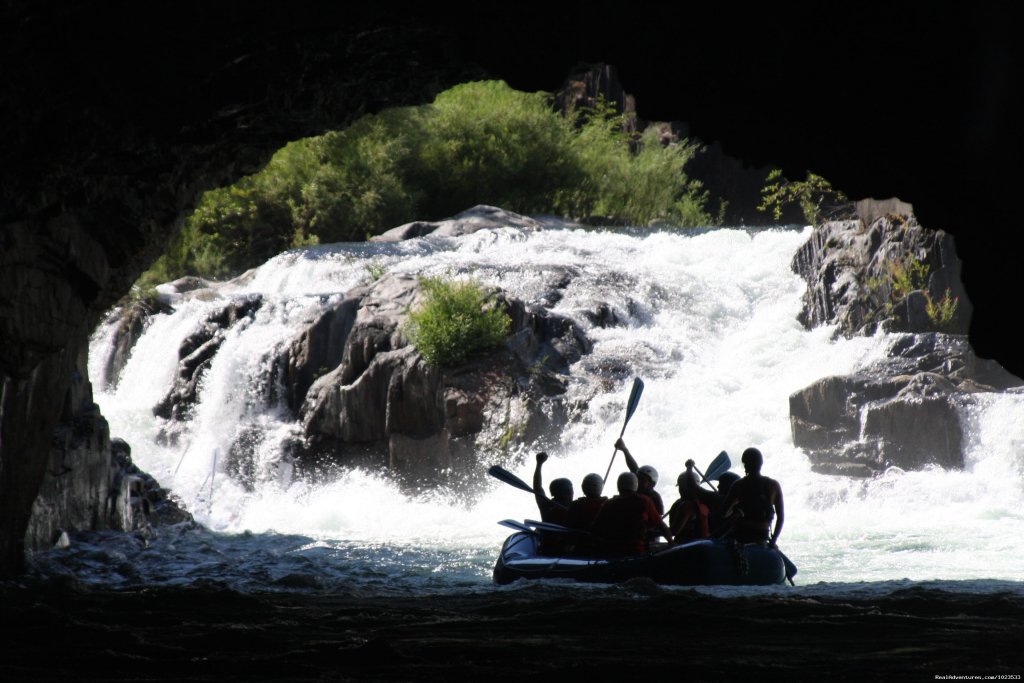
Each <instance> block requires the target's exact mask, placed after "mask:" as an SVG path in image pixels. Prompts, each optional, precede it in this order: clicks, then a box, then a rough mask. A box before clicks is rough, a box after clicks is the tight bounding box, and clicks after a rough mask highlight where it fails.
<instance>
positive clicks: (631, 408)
mask: <svg viewBox="0 0 1024 683" xmlns="http://www.w3.org/2000/svg"><path fill="white" fill-rule="evenodd" d="M643 391H644V381H643V380H642V379H640V378H639V377H634V378H633V389H632V390H631V391H630V392H629V400H628V401H627V402H626V420H625V421H624V422H623V423H622V431H621V432H619V438H620V439H621V438H622V436H623V435H624V434H625V433H626V425H628V424H629V418H631V417H633V413H635V412H636V406H637V404H638V403H640V394H642V393H643ZM618 452H619V449H618V448H616V449H615V450H614V451H612V459H611V460H610V461H609V462H608V469H607V470H605V473H604V481H605V483H606V484H607V483H608V475H609V474H610V473H611V471H612V463H613V462H615V456H616V454H617V453H618Z"/></svg>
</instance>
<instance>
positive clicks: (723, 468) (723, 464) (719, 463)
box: [693, 451, 732, 491]
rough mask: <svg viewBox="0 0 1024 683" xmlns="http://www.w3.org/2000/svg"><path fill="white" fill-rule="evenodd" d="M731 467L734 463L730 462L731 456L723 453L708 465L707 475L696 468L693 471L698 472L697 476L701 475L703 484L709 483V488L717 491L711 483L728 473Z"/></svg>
mask: <svg viewBox="0 0 1024 683" xmlns="http://www.w3.org/2000/svg"><path fill="white" fill-rule="evenodd" d="M730 467H732V461H730V460H729V454H728V453H726V452H725V451H722V452H721V453H719V454H718V455H717V456H716V457H715V459H714V460H712V461H711V464H710V465H708V468H707V470H705V471H706V472H707V474H702V473H701V471H700V470H698V469H697V468H696V467H694V468H693V469H694V470H696V472H697V474H700V479H701V483H704V482H707V484H708V486H710V487H711V488H712V489H714V490H715V491H717V490H718V489H717V488H715V485H714V484H712V483H711V480H712V479H717V478H718V477H719V475H721V474H723V473H725V472H728V471H729V468H730Z"/></svg>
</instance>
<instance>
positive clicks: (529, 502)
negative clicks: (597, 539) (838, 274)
mask: <svg viewBox="0 0 1024 683" xmlns="http://www.w3.org/2000/svg"><path fill="white" fill-rule="evenodd" d="M808 234H809V228H808V229H804V230H793V229H771V230H743V229H726V228H723V229H708V230H697V231H655V232H652V231H646V230H645V231H630V230H627V231H585V230H580V229H575V228H572V227H569V226H562V225H552V226H550V227H549V228H548V229H545V230H539V231H534V232H530V231H524V230H519V229H514V228H504V229H498V230H482V231H479V232H477V233H474V234H472V235H466V236H463V237H459V238H451V237H427V238H420V239H413V240H408V241H405V242H398V243H387V244H384V243H380V244H377V243H374V244H370V243H361V244H334V245H323V246H319V247H315V248H307V249H301V250H295V251H290V252H287V253H284V254H281V255H279V256H277V257H275V258H273V259H271V260H270V261H268V262H267V263H266V264H264V265H263V266H261V267H259V268H258V269H256V270H255V271H253V272H250V273H248V274H247V275H246V276H244V277H242V278H239V279H237V280H235V281H232V282H230V283H226V284H223V285H220V286H219V287H218V288H217V289H216V297H215V298H214V300H209V297H207V298H205V299H203V298H198V297H197V298H188V297H187V296H185V297H182V298H181V299H180V300H178V301H176V302H175V312H174V313H173V314H169V315H157V316H154V317H153V318H152V320H151V322H150V323H149V326H148V328H147V329H146V330H145V332H144V334H143V335H142V337H141V338H140V340H139V341H138V343H137V344H136V345H135V348H134V349H133V351H132V354H131V357H130V359H129V361H128V363H127V365H126V366H125V368H124V370H123V372H122V373H121V376H120V379H119V381H118V382H117V383H116V385H113V386H106V385H105V383H104V382H103V381H102V378H101V377H99V376H98V372H99V371H98V366H99V364H100V362H99V360H98V359H101V358H104V357H105V354H106V353H107V348H106V347H108V346H109V344H110V343H111V339H112V334H111V331H110V329H108V328H104V327H101V328H100V329H99V330H97V332H96V334H95V336H94V338H93V344H92V350H91V356H90V374H91V375H92V380H93V383H94V385H95V386H96V387H97V402H98V403H99V404H100V405H101V408H102V410H103V413H104V415H105V416H107V418H108V420H109V421H110V424H111V433H112V435H114V436H120V437H122V438H124V439H125V440H127V441H128V442H129V443H130V444H131V445H132V448H133V459H134V460H135V461H136V463H137V464H139V466H140V467H142V468H143V469H145V470H147V471H148V472H150V473H151V474H152V475H153V476H155V477H156V478H157V479H158V480H159V481H160V482H161V483H162V484H163V485H164V486H166V487H169V488H170V489H172V490H173V491H174V492H175V494H176V495H177V496H178V498H179V499H180V500H181V501H182V503H183V504H184V505H185V506H186V507H187V508H188V509H189V510H190V511H191V512H192V513H193V514H194V515H195V516H196V518H197V519H198V520H199V521H201V522H202V523H203V524H205V525H207V526H209V527H210V528H211V529H214V530H218V531H223V532H230V533H239V532H244V531H252V532H254V533H261V532H265V531H274V532H277V533H279V534H299V535H302V536H303V537H308V538H313V539H317V541H316V542H317V543H326V544H334V545H333V546H332V547H341V546H344V547H346V548H349V549H351V548H362V549H366V548H380V547H387V548H388V549H389V551H388V552H390V553H395V554H397V555H398V556H401V555H402V553H403V552H406V551H408V552H413V550H412V549H418V550H416V552H428V551H427V550H426V549H444V550H447V551H450V552H452V553H454V554H455V555H454V557H456V558H468V559H465V562H467V563H468V564H469V565H470V566H472V567H473V569H472V572H475V573H476V574H478V575H480V576H487V574H488V572H489V564H488V563H489V562H491V561H492V560H493V557H494V555H495V554H496V553H497V550H498V547H499V546H500V543H501V541H502V539H503V538H504V536H505V535H506V530H504V529H502V528H501V527H499V526H498V525H496V523H495V522H497V521H498V520H500V519H504V518H517V519H523V518H531V517H533V518H535V517H536V516H537V511H536V506H535V504H534V501H533V498H532V496H530V495H529V494H528V493H524V492H522V491H519V490H517V489H514V488H511V487H509V486H506V485H503V484H501V483H498V482H496V481H486V482H484V481H483V480H486V479H487V477H486V474H485V470H486V465H487V464H489V463H487V462H486V458H487V455H486V454H481V460H482V461H483V462H482V463H481V467H480V469H479V480H478V481H476V482H474V484H475V487H476V488H479V487H480V486H483V487H484V488H485V491H484V493H482V494H479V493H478V494H473V495H469V494H468V493H467V490H468V489H469V488H471V487H470V486H469V485H468V484H466V485H464V486H463V485H459V484H453V485H452V486H449V487H446V488H445V487H442V488H440V489H438V490H436V491H433V492H431V493H427V494H411V493H408V492H405V491H403V489H401V488H400V487H398V486H397V485H396V484H395V483H394V482H393V481H392V479H391V478H390V477H389V475H388V472H387V471H382V470H371V469H351V470H346V471H343V472H341V473H340V474H339V475H338V476H337V477H336V478H334V479H331V480H317V481H307V480H303V479H301V478H297V477H295V476H293V475H292V473H291V472H290V471H288V469H287V467H286V466H282V465H281V463H282V458H281V452H282V449H284V448H286V447H287V444H288V443H289V442H290V441H293V440H295V439H298V438H300V436H301V426H300V425H299V424H297V422H296V421H295V417H294V416H293V415H291V414H290V413H289V411H288V410H287V408H286V407H285V406H284V405H283V403H282V401H281V399H280V398H279V394H280V392H275V391H274V388H273V387H268V386H267V383H268V382H273V381H274V379H273V378H274V374H273V371H272V370H273V369H272V367H271V365H270V360H271V359H273V358H274V357H275V356H276V355H277V354H279V353H280V351H281V349H282V348H284V346H285V345H286V344H287V343H288V341H289V340H290V339H291V337H292V336H293V335H294V334H295V329H296V326H297V325H299V324H301V323H303V322H306V321H309V320H310V319H311V318H312V317H313V316H314V315H315V314H316V312H317V311H318V310H320V309H321V308H322V307H323V306H325V305H329V304H331V303H333V302H337V301H339V300H340V298H342V297H344V295H345V293H346V292H347V291H349V290H351V289H352V288H353V287H355V286H358V285H360V284H362V283H365V282H366V281H367V279H368V278H370V277H373V273H375V272H377V273H379V272H383V271H387V272H390V273H395V274H413V275H424V276H430V275H445V276H450V277H468V276H472V277H473V278H475V279H477V280H479V281H481V282H482V283H484V284H486V285H491V286H496V287H500V288H501V289H502V290H504V291H505V292H507V293H508V294H509V295H511V296H514V297H517V298H519V299H521V300H523V301H525V302H527V303H528V304H534V305H538V304H539V301H540V299H541V298H542V297H543V296H544V295H545V292H546V291H548V289H549V285H550V282H551V281H552V279H555V278H558V277H563V276H567V277H568V280H569V283H568V285H567V286H565V287H564V289H563V290H561V299H560V300H558V301H557V303H555V304H554V306H553V307H551V310H553V311H554V312H555V313H558V314H561V315H563V316H567V317H569V318H571V319H572V320H574V321H575V322H576V323H577V324H578V325H579V326H580V327H582V328H583V329H584V330H585V331H586V334H587V335H588V337H589V338H590V339H591V341H592V342H593V350H592V352H591V353H590V354H588V355H587V356H585V357H584V358H583V359H582V360H580V361H579V362H578V363H576V364H575V365H574V366H573V367H572V369H571V375H570V377H569V381H568V396H567V400H568V401H570V402H572V401H575V400H578V401H581V402H585V404H586V406H587V409H586V410H585V411H582V412H581V413H580V414H579V415H576V416H575V417H574V419H573V420H572V421H571V422H570V424H569V425H568V426H567V427H566V428H565V430H564V431H563V432H562V433H561V435H560V437H554V438H552V439H551V440H549V441H547V442H543V443H524V444H515V445H514V446H515V449H517V450H515V453H516V454H517V455H518V458H517V459H516V460H514V463H517V464H513V465H512V466H511V467H510V469H512V470H513V471H514V472H515V473H516V474H518V475H519V476H520V477H521V478H523V479H525V480H529V479H530V478H531V476H532V471H533V462H534V461H533V453H534V452H535V451H536V450H537V449H539V448H543V449H545V450H547V452H548V453H550V455H551V459H550V460H549V461H548V463H547V464H546V465H545V468H544V469H545V472H544V473H545V481H550V480H551V479H552V478H554V477H561V476H564V477H569V478H570V479H571V480H572V481H573V482H574V484H575V485H576V488H577V493H579V485H580V481H581V480H582V478H583V476H584V475H586V474H587V473H588V472H598V473H601V474H603V473H604V471H605V468H606V467H607V466H608V462H609V459H610V458H611V456H612V452H613V446H612V444H613V443H614V442H615V439H616V437H617V436H618V433H619V431H620V429H621V427H622V419H623V416H624V412H623V411H624V404H625V401H626V398H627V396H628V393H629V387H630V383H631V381H632V378H633V377H634V376H639V377H642V378H643V379H644V382H645V384H646V388H645V391H644V394H643V396H642V399H641V402H640V405H639V408H638V410H637V412H636V414H635V415H634V416H633V418H632V420H631V421H630V423H629V425H628V430H627V432H626V434H625V440H626V442H627V444H628V445H629V448H630V450H631V451H632V452H633V454H634V455H635V456H636V458H637V459H638V461H640V463H641V464H650V465H653V466H654V467H656V468H657V469H658V471H659V473H660V475H661V477H660V481H659V483H658V486H657V488H658V490H659V491H660V492H661V494H662V496H663V497H664V498H665V500H666V502H667V503H670V502H671V501H673V500H674V499H675V498H676V497H677V496H676V492H675V487H674V482H675V477H676V475H677V474H678V473H679V472H680V471H682V469H683V463H684V462H685V460H687V459H688V458H693V459H694V460H695V461H696V463H697V465H698V467H700V468H702V469H703V468H704V467H705V466H706V465H707V463H708V462H710V461H711V460H712V459H713V458H714V456H715V455H717V454H718V453H719V452H720V451H721V450H726V451H727V452H728V453H729V454H730V455H731V457H732V461H733V469H734V470H737V471H739V470H740V464H739V455H740V453H741V452H742V451H743V449H744V448H746V447H748V446H757V447H758V448H760V449H761V451H762V452H763V453H764V455H765V465H764V470H763V471H764V473H765V474H766V475H768V476H771V477H773V478H775V479H777V480H779V481H780V483H781V484H782V487H783V490H784V493H785V503H786V523H785V528H784V531H783V534H782V538H781V541H780V545H781V546H782V547H783V548H784V549H785V550H786V552H787V554H788V555H789V556H790V557H791V558H793V559H794V560H795V561H797V563H798V564H799V565H800V567H801V577H802V578H803V580H804V582H805V583H806V582H815V581H827V582H856V581H885V580H897V579H902V578H909V579H913V580H930V579H943V580H957V579H986V578H994V579H1009V580H1021V579H1024V567H1022V566H1021V564H1020V562H1019V561H1018V560H1015V559H1014V557H1015V555H1016V553H1015V552H1014V548H1013V546H1012V545H1011V544H1014V543H1015V542H1016V539H1018V538H1020V536H1021V532H1022V531H1024V513H1022V512H1021V511H1022V510H1024V465H1022V459H1021V456H1020V452H1021V446H1022V445H1024V421H1021V420H1019V419H1018V418H1019V415H1020V414H1021V410H1022V408H1024V396H1020V395H1013V394H1005V395H1004V394H982V395H979V396H978V399H977V400H976V401H975V402H974V403H973V404H972V405H969V406H964V407H963V408H962V410H963V411H964V412H965V415H964V417H965V420H964V421H965V424H966V434H965V449H966V452H965V461H966V467H965V469H964V470H962V471H945V470H941V469H937V468H936V469H925V470H923V471H917V472H903V471H900V470H897V469H891V470H889V471H888V472H886V473H885V474H883V475H882V476H879V477H877V478H874V479H869V480H861V479H852V478H847V477H836V476H826V475H822V474H817V473H814V472H812V471H811V468H810V464H809V461H808V458H807V456H806V454H805V453H803V452H802V451H801V450H800V449H797V448H795V447H794V446H793V442H792V437H791V432H790V423H789V404H788V397H789V395H790V394H791V393H792V392H794V391H796V390H798V389H801V388H803V387H805V386H807V385H808V384H810V383H811V382H813V381H815V380H817V379H819V378H821V377H824V376H828V375H838V374H845V373H849V372H852V371H854V370H855V369H857V368H859V367H862V366H864V365H865V364H867V363H870V362H871V361H872V360H875V359H878V358H880V357H881V356H882V355H883V354H884V352H885V349H886V347H887V344H888V339H887V337H886V335H884V334H878V335H876V336H874V337H860V338H855V339H841V338H840V339H834V338H833V332H834V331H833V330H832V329H829V328H817V329H814V330H810V331H808V330H806V329H804V328H803V327H802V326H801V324H800V323H799V322H797V318H796V316H797V313H798V311H799V309H800V300H801V295H802V293H803V291H804V288H805V285H804V282H803V281H802V280H801V279H800V278H799V277H798V276H796V275H795V274H794V273H793V272H792V270H791V268H790V261H791V259H792V256H793V254H794V252H795V251H796V249H797V248H798V247H799V245H800V244H801V243H802V242H803V241H804V240H806V238H807V236H808ZM252 295H259V296H261V297H262V300H263V305H262V306H261V307H260V308H259V309H258V311H257V312H256V313H255V314H254V315H253V316H252V318H251V319H247V320H245V321H244V322H241V323H239V324H238V325H235V326H233V327H231V328H230V329H228V331H227V332H226V334H225V338H224V340H223V342H222V344H221V346H220V348H219V350H218V351H217V353H216V355H215V356H214V357H213V359H212V361H211V363H210V366H209V368H208V370H207V372H206V374H205V376H204V379H203V381H202V384H201V386H200V389H199V400H198V402H197V404H196V406H195V409H194V412H193V413H192V415H191V419H190V420H189V421H188V422H187V423H186V424H185V425H184V429H183V430H182V431H181V433H180V435H179V438H178V439H177V442H176V443H175V442H173V440H171V441H168V440H167V439H161V438H160V434H161V431H162V430H163V431H166V427H167V425H166V423H165V421H164V420H162V419H159V418H156V417H154V416H153V413H152V408H153V406H154V405H155V404H156V403H157V402H158V401H160V399H161V398H162V397H163V396H164V395H165V394H166V393H167V391H168V389H169V387H170V386H171V383H172V380H173V377H174V373H175V369H176V365H177V360H178V359H177V350H178V347H179V345H180V344H181V342H182V341H183V340H184V339H185V338H186V337H188V335H190V334H191V333H192V332H194V331H195V330H196V329H197V327H198V326H199V325H200V324H201V322H202V321H203V320H204V318H205V316H206V315H208V314H209V313H210V312H211V311H212V310H214V309H215V308H217V307H221V306H223V303H224V302H225V301H226V300H230V299H231V298H238V297H245V296H252ZM602 305H603V306H604V307H605V308H606V310H608V311H611V313H612V314H613V316H614V319H615V320H616V322H615V324H611V325H606V326H603V327H602V326H600V325H598V324H596V323H595V322H593V316H592V315H587V314H588V313H591V312H593V311H594V310H595V309H596V308H597V307H599V306H602ZM111 324H116V323H111ZM609 368H614V369H615V370H614V371H609V370H608V369H609ZM595 378H599V379H603V380H604V381H602V382H595ZM595 387H600V388H599V389H598V390H596V393H595ZM275 396H277V397H276V398H275ZM242 433H248V434H254V435H257V437H256V441H257V443H256V445H255V451H256V453H257V455H258V460H259V462H260V463H262V465H264V466H266V467H267V468H272V469H273V468H276V469H273V472H272V474H271V475H268V476H264V477H261V478H260V479H259V480H258V484H257V486H256V487H255V488H254V489H253V490H249V489H247V488H246V487H245V486H243V485H241V484H240V483H239V482H238V481H236V480H235V479H234V478H232V477H231V476H230V475H229V473H228V471H227V470H226V467H227V465H226V458H225V454H226V453H228V451H229V449H230V447H231V444H232V442H233V441H234V440H235V439H236V438H237V437H238V436H239V435H240V434H242ZM621 467H624V465H623V461H622V457H621V455H619V456H618V457H617V458H616V465H615V467H614V468H613V471H612V476H611V477H610V481H614V479H615V472H616V471H618V470H619V469H620V468H621ZM464 489H465V490H464ZM606 493H609V491H607V490H606ZM339 544H340V545H339ZM353 552H354V551H353ZM474 558H475V559H474ZM452 561H453V560H451V559H450V557H449V560H446V562H452ZM460 561H461V560H455V561H454V562H455V563H456V564H458V563H459V562H460ZM399 562H401V561H399ZM427 564H429V562H428V563H427ZM442 564H443V563H442ZM439 566H440V565H439Z"/></svg>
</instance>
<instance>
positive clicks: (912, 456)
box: [789, 199, 1024, 476]
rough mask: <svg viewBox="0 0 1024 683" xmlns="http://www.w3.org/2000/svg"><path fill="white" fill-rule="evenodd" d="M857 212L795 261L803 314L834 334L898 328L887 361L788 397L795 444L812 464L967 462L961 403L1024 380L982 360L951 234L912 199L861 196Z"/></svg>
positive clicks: (811, 242) (878, 467)
mask: <svg viewBox="0 0 1024 683" xmlns="http://www.w3.org/2000/svg"><path fill="white" fill-rule="evenodd" d="M856 209H857V211H856V212H857V217H856V218H855V219H852V220H846V221H835V222H829V223H825V224H823V225H821V226H818V227H817V228H816V229H815V231H814V232H813V234H812V235H811V237H810V238H809V239H808V241H807V242H806V243H805V244H804V245H803V247H801V248H800V250H799V251H798V252H797V254H796V256H795V257H794V259H793V270H794V271H796V272H797V273H798V274H800V275H801V276H802V277H803V278H804V279H805V280H806V281H807V283H808V287H807V293H806V294H805V297H804V307H803V310H802V312H801V314H800V320H801V322H803V323H804V325H806V326H807V327H814V326H817V325H825V324H827V325H835V326H836V334H841V335H845V336H848V337H849V336H854V335H867V334H873V333H875V332H876V331H879V330H882V331H885V332H896V333H902V334H899V335H898V336H897V337H896V339H895V341H894V342H893V343H892V344H891V345H890V347H889V349H888V352H887V358H886V359H885V360H883V361H880V362H877V363H874V364H873V365H871V366H870V367H867V368H864V369H863V370H861V371H859V372H857V373H856V374H854V375H850V376H844V377H826V378H824V379H821V380H819V381H817V382H815V383H814V384H812V385H811V386H809V387H806V388H804V389H802V390H800V391H798V392H796V393H794V394H793V395H792V396H790V400H789V405H790V423H791V426H792V430H793V443H794V445H796V446H798V447H800V448H803V449H804V450H805V451H806V452H807V454H808V456H809V458H810V460H811V464H812V468H813V469H814V470H815V471H818V472H822V473H826V474H843V475H852V476H872V475H873V474H876V473H878V472H880V471H883V470H885V469H886V468H888V467H894V466H895V467H900V468H903V469H920V468H922V467H925V466H928V465H938V466H941V467H946V468H960V467H963V464H964V460H963V453H962V445H963V435H964V428H963V424H962V417H961V414H962V411H963V408H964V407H966V406H967V405H969V404H970V403H971V402H972V401H973V400H974V397H975V395H977V394H978V393H982V392H993V391H1004V390H1018V389H1019V388H1020V387H1021V385H1022V384H1024V382H1022V381H1021V380H1020V378H1018V377H1015V376H1014V375H1012V374H1010V373H1009V372H1007V371H1006V370H1004V369H1003V368H1002V367H1001V366H1000V365H999V364H998V363H995V362H994V361H986V360H981V359H979V358H977V356H975V354H974V352H973V350H972V349H971V347H970V345H969V343H968V340H967V335H966V332H967V327H968V324H969V322H970V303H969V301H968V300H967V297H966V293H965V292H964V289H963V285H962V283H961V282H960V261H959V259H958V258H957V256H956V249H955V245H954V243H953V238H952V236H951V235H948V234H946V233H944V232H942V231H931V230H927V229H926V228H924V227H922V226H920V225H919V224H918V223H917V220H916V219H915V218H914V215H913V209H912V207H911V206H910V205H909V204H905V203H903V202H900V201H899V200H895V199H892V200H887V201H881V202H880V201H875V200H865V201H862V202H859V203H858V204H857V207H856Z"/></svg>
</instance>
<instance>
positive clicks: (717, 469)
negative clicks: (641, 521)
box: [661, 451, 732, 519]
mask: <svg viewBox="0 0 1024 683" xmlns="http://www.w3.org/2000/svg"><path fill="white" fill-rule="evenodd" d="M692 464H693V460H687V461H686V466H687V467H689V466H690V465H692ZM730 467H732V462H730V461H729V454H728V453H726V452H725V451H722V452H721V453H719V454H718V455H716V456H715V459H714V460H712V461H711V464H710V465H708V468H707V470H706V472H707V476H705V475H703V474H700V470H698V469H697V467H696V465H694V467H693V469H694V470H696V471H697V474H700V477H701V480H702V481H706V482H708V484H710V485H711V488H714V484H711V481H710V480H711V479H714V478H716V477H717V476H718V475H720V474H722V473H723V472H727V471H728V470H729V468H730ZM669 512H671V510H665V514H663V515H662V516H661V518H662V519H664V518H665V517H668V513H669Z"/></svg>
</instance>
